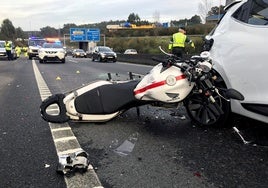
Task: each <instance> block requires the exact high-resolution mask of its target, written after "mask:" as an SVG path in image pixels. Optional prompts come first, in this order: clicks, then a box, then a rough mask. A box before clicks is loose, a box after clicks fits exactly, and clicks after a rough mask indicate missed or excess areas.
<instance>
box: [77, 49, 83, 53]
mask: <svg viewBox="0 0 268 188" xmlns="http://www.w3.org/2000/svg"><path fill="white" fill-rule="evenodd" d="M75 51H76V52H84V50H82V49H77V50H75Z"/></svg>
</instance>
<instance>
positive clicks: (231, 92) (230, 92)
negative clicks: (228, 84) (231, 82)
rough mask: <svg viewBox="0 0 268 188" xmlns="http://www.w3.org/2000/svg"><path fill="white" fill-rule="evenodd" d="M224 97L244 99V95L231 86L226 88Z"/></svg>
mask: <svg viewBox="0 0 268 188" xmlns="http://www.w3.org/2000/svg"><path fill="white" fill-rule="evenodd" d="M225 97H226V98H227V99H236V100H240V101H243V100H244V99H245V97H244V96H243V95H242V94H241V93H240V92H239V91H237V90H235V89H232V88H230V89H227V90H226V92H225Z"/></svg>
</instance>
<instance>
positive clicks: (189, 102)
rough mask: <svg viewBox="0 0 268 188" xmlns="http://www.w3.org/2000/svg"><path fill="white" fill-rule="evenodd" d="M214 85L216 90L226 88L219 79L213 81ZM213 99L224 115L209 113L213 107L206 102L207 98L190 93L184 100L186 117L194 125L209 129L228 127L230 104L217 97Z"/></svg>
mask: <svg viewBox="0 0 268 188" xmlns="http://www.w3.org/2000/svg"><path fill="white" fill-rule="evenodd" d="M214 85H215V86H216V87H218V88H226V85H225V84H224V82H223V80H222V79H221V78H220V79H218V81H215V82H214ZM214 98H215V100H216V103H217V105H218V106H219V107H220V108H222V110H223V112H224V114H222V115H219V114H215V113H213V111H211V108H213V106H211V105H212V104H211V103H210V102H208V98H207V97H206V96H203V95H200V94H198V93H192V94H191V95H189V96H188V97H187V98H186V99H185V100H184V106H185V108H186V111H187V113H188V116H189V117H190V119H191V120H192V122H193V123H194V124H196V125H199V126H209V127H228V126H229V123H228V120H229V117H230V114H231V105H230V102H228V101H226V100H224V99H222V98H221V97H219V96H218V95H215V96H214Z"/></svg>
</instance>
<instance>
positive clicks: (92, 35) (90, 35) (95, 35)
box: [87, 28, 100, 42]
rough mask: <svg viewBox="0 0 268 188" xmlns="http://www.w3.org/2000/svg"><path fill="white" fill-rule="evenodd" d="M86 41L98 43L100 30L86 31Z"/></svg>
mask: <svg viewBox="0 0 268 188" xmlns="http://www.w3.org/2000/svg"><path fill="white" fill-rule="evenodd" d="M87 40H88V41H93V42H99V41H100V29H95V28H94V29H87Z"/></svg>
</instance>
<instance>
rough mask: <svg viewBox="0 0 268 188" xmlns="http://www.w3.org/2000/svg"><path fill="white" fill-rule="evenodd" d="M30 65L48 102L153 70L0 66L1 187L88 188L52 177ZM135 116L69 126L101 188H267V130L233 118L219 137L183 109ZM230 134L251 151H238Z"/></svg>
mask: <svg viewBox="0 0 268 188" xmlns="http://www.w3.org/2000/svg"><path fill="white" fill-rule="evenodd" d="M33 64H35V65H36V66H37V68H38V70H39V71H40V74H41V75H42V77H43V78H44V81H45V83H46V84H47V87H48V88H49V90H50V92H51V93H52V94H55V93H64V92H67V91H70V90H72V89H74V88H76V87H80V86H83V85H86V84H87V83H89V82H91V81H93V80H96V79H106V78H107V75H106V73H107V72H111V73H118V74H119V75H118V76H116V75H114V78H115V79H126V78H127V72H128V71H132V72H135V73H138V74H146V73H147V72H148V71H149V70H150V69H151V67H148V66H142V65H141V66H139V65H131V64H130V65H129V64H125V63H121V62H117V63H98V62H91V60H90V59H88V58H83V59H82V58H81V59H79V58H78V59H74V58H71V57H67V59H66V63H65V64H57V63H48V64H39V62H38V61H37V60H33V61H31V60H28V59H27V58H24V57H21V58H19V59H17V60H15V61H6V60H4V59H1V60H0V78H1V82H0V105H1V108H0V118H1V119H0V121H1V122H0V146H1V150H0V151H1V155H0V156H1V157H2V160H1V161H0V165H1V168H0V185H1V186H0V187H12V188H13V187H14V188H15V187H59V188H60V187H93V186H92V185H91V184H90V183H88V182H87V181H84V180H83V178H84V177H85V176H87V175H86V174H87V173H89V172H87V173H86V174H84V175H80V174H79V173H76V174H73V177H76V178H75V179H74V181H73V182H71V183H70V181H69V180H70V179H71V178H73V177H66V176H64V175H61V174H58V173H56V169H57V164H58V149H57V147H55V140H53V139H54V138H53V137H52V133H51V130H50V127H51V125H49V124H48V123H47V122H45V121H44V120H43V119H42V118H41V117H40V113H39V106H40V103H41V97H40V94H39V88H38V85H37V81H36V77H35V74H34V69H33ZM140 112H141V114H140V116H138V115H137V112H136V109H135V108H133V109H130V110H129V111H127V112H125V113H124V114H122V115H120V116H119V117H117V118H115V119H113V120H111V121H109V122H107V123H73V122H70V123H69V124H68V126H70V128H71V130H72V132H73V134H74V136H75V137H76V139H77V141H78V142H79V145H80V146H81V148H82V149H84V150H85V151H86V152H87V153H88V154H89V161H90V164H91V165H92V167H93V170H94V172H95V174H96V175H97V177H98V179H99V181H100V183H101V186H103V187H105V188H106V187H107V188H109V187H114V188H117V187H118V188H119V187H120V188H122V187H128V188H130V187H138V188H140V187H148V188H151V187H152V188H155V187H159V188H162V187H163V188H165V187H174V188H177V187H197V188H200V187H228V188H229V187H250V188H254V187H256V188H262V187H263V188H264V187H267V184H268V180H267V175H268V171H267V166H268V163H267V159H268V156H267V151H268V148H267V146H266V145H267V140H268V130H267V124H262V123H260V122H256V121H253V120H249V119H246V118H242V117H239V116H234V121H233V123H232V124H230V125H227V127H226V128H221V129H217V128H208V127H198V126H195V125H194V124H192V123H191V121H190V120H189V119H188V116H187V114H186V113H185V111H184V108H183V107H180V108H179V109H178V110H177V111H176V112H178V113H177V114H175V116H174V111H173V110H170V109H169V110H167V109H160V108H156V107H152V106H143V107H141V108H140ZM183 115H184V116H183ZM184 117H185V118H184ZM59 126H60V125H59ZM234 126H235V127H237V128H238V129H239V130H240V131H241V134H242V135H243V136H244V137H243V138H244V139H245V140H246V141H252V143H249V144H244V143H243V140H242V139H241V138H240V137H239V135H238V134H237V133H236V132H235V131H234V129H233V128H232V127H234ZM90 172H91V171H90Z"/></svg>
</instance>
